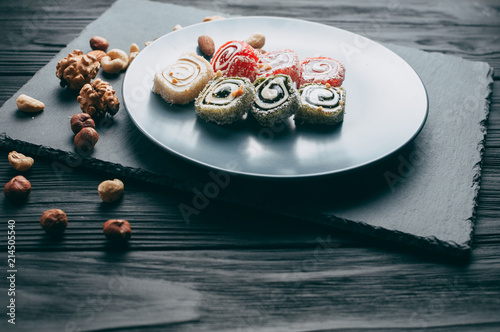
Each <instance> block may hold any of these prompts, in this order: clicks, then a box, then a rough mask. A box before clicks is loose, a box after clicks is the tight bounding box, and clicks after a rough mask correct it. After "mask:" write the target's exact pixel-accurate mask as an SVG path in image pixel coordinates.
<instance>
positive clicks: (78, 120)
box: [71, 113, 95, 134]
mask: <svg viewBox="0 0 500 332" xmlns="http://www.w3.org/2000/svg"><path fill="white" fill-rule="evenodd" d="M86 127H90V128H95V122H94V120H93V119H92V117H91V116H90V114H87V113H78V114H75V115H73V117H72V118H71V130H72V131H73V132H74V133H75V134H78V132H79V131H80V130H82V129H83V128H86Z"/></svg>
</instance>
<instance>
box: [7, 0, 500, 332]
mask: <svg viewBox="0 0 500 332" xmlns="http://www.w3.org/2000/svg"><path fill="white" fill-rule="evenodd" d="M169 2H170V3H175V4H179V5H184V6H194V7H198V8H202V9H207V10H211V11H216V12H226V13H229V14H232V15H276V16H285V17H294V18H300V19H305V20H311V21H315V22H319V23H324V24H328V25H332V26H336V27H339V28H343V29H346V30H349V31H352V32H355V33H359V34H362V35H364V36H367V37H369V38H371V39H374V40H376V41H379V42H384V43H394V44H398V45H404V46H409V47H414V48H418V49H421V50H426V51H430V52H441V53H445V54H450V55H456V56H459V57H463V58H465V59H469V60H474V61H485V62H488V63H489V64H490V65H491V66H492V67H494V68H495V70H496V72H500V41H499V36H500V13H499V12H500V4H499V3H498V1H483V0H481V1H473V2H470V1H451V0H450V1H440V2H439V3H434V2H421V1H384V2H372V1H355V2H353V1H347V0H346V1H335V2H332V1H326V0H325V1H315V2H314V4H313V2H311V1H273V2H271V3H268V2H266V1H231V2H227V1H191V0H184V1H180V0H179V1H169ZM112 3H113V1H95V0H90V1H85V2H82V1H74V0H70V1H56V0H54V1H22V0H21V1H15V2H10V1H2V2H1V3H0V31H1V34H2V38H1V39H0V45H1V47H0V76H1V79H0V104H3V102H5V100H7V99H8V98H9V97H11V96H12V95H13V94H14V93H15V92H16V91H17V90H18V89H19V88H20V87H21V86H22V85H23V84H24V83H25V82H26V81H28V80H29V79H30V77H31V76H32V75H34V73H35V72H36V71H37V70H38V69H40V68H41V67H42V66H44V65H45V64H46V63H47V62H48V61H49V60H50V59H51V58H52V57H53V56H54V55H55V54H56V53H57V52H58V51H59V50H60V49H61V48H63V47H64V46H65V45H66V44H67V43H68V42H70V41H71V40H72V39H73V38H74V37H75V36H76V35H78V34H79V32H80V31H81V30H82V29H83V28H84V27H85V26H86V25H87V24H88V23H90V22H91V21H92V20H94V19H96V18H97V17H98V16H99V15H100V14H101V13H102V12H103V11H104V10H106V9H107V8H108V7H109V6H110V5H111V4H112ZM175 24H177V22H165V33H167V32H169V31H170V30H171V29H172V28H173V26H174V25H175ZM140 46H141V47H142V45H140ZM498 77H499V76H498V74H495V83H494V85H493V93H492V97H491V113H490V117H489V122H488V126H487V127H488V134H487V138H486V142H485V146H486V148H485V151H484V161H483V172H482V184H481V190H480V193H479V199H478V207H477V221H476V231H475V235H474V243H473V251H472V254H471V257H470V260H469V261H468V262H465V263H460V264H458V263H456V262H451V261H448V260H447V259H443V258H437V257H434V256H433V255H429V254H426V253H418V252H415V251H412V250H409V249H407V248H401V247H399V246H395V245H391V244H386V243H381V242H380V241H375V240H371V239H368V238H364V237H361V236H357V235H355V234H350V233H346V232H340V231H338V230H335V229H332V228H328V227H324V226H319V225H314V224H311V223H306V222H303V221H300V220H294V219H290V218H285V217H280V216H275V215H269V214H267V215H262V213H259V212H258V211H251V210H248V209H242V208H240V207H236V206H229V205H226V204H221V203H217V202H215V201H213V202H211V203H210V205H209V207H208V208H207V209H205V210H203V212H202V213H201V214H200V215H199V216H198V217H196V218H194V219H193V220H192V222H191V223H190V224H186V222H185V221H184V220H183V218H182V216H181V215H180V213H179V209H178V205H179V204H180V203H181V202H183V201H185V200H186V198H189V196H187V194H185V193H181V192H177V191H175V190H171V189H168V188H164V187H152V186H151V185H146V184H142V183H140V182H137V181H132V180H129V179H122V180H124V182H125V187H126V194H125V196H124V198H123V200H122V201H120V202H118V204H114V205H105V204H102V203H101V202H100V200H99V199H98V197H97V191H96V190H97V186H98V184H99V183H100V182H101V181H103V180H105V179H109V178H112V177H113V176H112V175H110V174H103V173H99V174H96V173H95V172H94V171H91V170H87V169H82V168H74V169H72V170H71V171H70V172H63V173H60V172H56V170H54V168H53V164H52V163H51V161H50V160H41V159H36V161H35V166H34V167H33V169H32V170H30V171H29V172H28V173H27V175H26V176H27V177H28V178H29V180H30V181H31V183H32V186H33V193H32V195H31V197H30V199H29V201H28V202H27V203H26V204H23V205H21V206H15V205H12V204H10V203H9V202H8V201H7V200H5V199H3V198H2V199H1V200H0V220H1V225H2V228H4V231H5V233H3V234H6V230H7V221H8V220H9V219H14V220H15V221H16V239H17V245H16V248H17V252H16V258H17V261H16V263H17V265H18V266H19V269H20V272H19V273H18V279H17V283H16V285H17V287H18V289H19V290H20V292H19V294H20V295H19V296H18V297H17V300H18V302H19V303H18V308H17V309H18V311H17V314H18V316H17V319H18V321H19V322H28V321H29V322H34V323H40V324H42V325H40V326H51V325H50V324H53V323H48V322H49V321H50V322H63V324H62V326H66V328H68V325H67V323H68V322H70V323H75V324H76V325H77V326H78V327H80V328H82V329H83V330H86V329H92V330H106V328H109V327H112V326H114V327H116V326H128V327H130V329H129V330H128V331H134V330H136V328H134V327H132V326H134V325H139V326H142V327H147V328H148V330H159V331H160V330H165V329H167V328H168V329H171V330H179V331H192V330H212V331H220V330H223V329H227V330H229V331H235V330H237V329H238V328H239V329H240V330H241V331H256V330H265V329H266V328H267V329H268V330H272V329H273V328H275V330H276V331H282V330H291V329H297V330H321V331H322V330H329V329H334V328H336V330H347V329H350V328H352V329H361V330H371V329H379V330H384V331H386V330H389V329H391V328H392V329H394V330H401V328H402V327H407V328H408V329H409V330H410V329H411V330H420V329H428V330H431V331H448V330H449V331H471V330H473V331H496V330H499V329H500V319H499V317H500V315H499V312H500V254H499V253H500V230H499V222H500V209H499V201H500V195H499V191H498V187H499V185H500V168H499V163H500V115H499V111H500V89H499V85H498ZM464 79H467V78H464ZM8 152H9V151H7V150H0V183H2V184H3V183H6V182H7V181H8V180H9V179H10V178H11V177H13V176H15V175H17V172H16V171H15V170H13V169H12V168H11V167H10V165H9V163H8V161H7V154H8ZM53 205H57V207H59V208H61V209H63V210H64V211H66V213H67V214H68V218H69V219H70V222H71V232H67V234H66V235H65V237H64V239H63V240H62V241H53V240H50V239H49V238H47V237H46V236H45V235H44V234H43V231H42V230H41V228H40V226H39V224H38V221H39V218H40V215H41V213H42V212H43V211H44V210H46V209H47V207H48V206H50V207H52V206H53ZM117 216H120V217H121V218H125V219H128V220H129V221H130V222H131V223H132V228H133V231H134V234H133V236H132V239H133V240H132V242H131V250H125V251H122V250H115V248H114V247H113V246H110V245H109V244H108V243H107V242H106V240H105V238H104V236H103V235H102V223H103V222H104V221H105V220H107V219H110V218H116V217H117ZM2 238H4V235H2ZM2 243H5V242H3V241H2ZM5 251H6V250H5V249H2V252H3V255H4V254H5ZM2 257H4V256H2ZM2 261H3V260H2ZM0 266H4V267H5V268H6V266H7V264H6V263H4V264H0ZM4 267H2V268H1V270H2V271H4V270H5V269H4ZM21 269H22V270H21ZM1 275H2V276H4V272H2V274H1ZM123 275H126V278H127V279H126V280H127V283H126V284H127V286H126V287H125V289H124V290H121V291H120V292H118V291H117V292H114V291H111V290H110V288H109V287H108V286H106V285H108V284H107V282H108V281H109V280H113V279H117V278H119V277H120V276H123ZM0 285H1V286H2V287H1V289H0V292H1V294H2V299H3V298H4V296H5V293H6V288H7V287H6V286H7V284H6V282H5V278H4V277H2V283H0ZM106 291H109V292H111V293H109V294H108V293H106ZM103 294H104V295H103ZM110 294H111V295H110ZM108 295H109V296H108ZM183 299H184V300H186V299H187V300H188V301H187V302H183V301H181V300H183ZM4 303H6V302H4V300H2V303H1V304H2V305H4ZM159 303H160V304H161V305H159ZM47 308H50V309H47ZM132 308H133V310H132ZM85 310H86V311H85ZM127 310H129V311H127ZM126 312H129V314H125V313H126ZM92 313H93V314H94V320H93V324H96V325H95V326H97V327H95V326H93V325H92V324H90V325H87V323H88V322H90V320H91V319H90V318H91V317H92ZM0 317H1V316H0ZM95 317H101V318H95ZM102 317H104V318H102ZM126 317H128V319H127V318H126ZM158 317H163V320H161V319H159V318H158ZM0 319H1V320H2V321H1V323H0V326H6V325H5V320H6V318H5V317H4V318H0ZM175 320H181V321H183V322H182V323H173V322H174V321H175ZM96 322H97V323H96ZM99 324H100V325H99ZM34 326H36V325H34ZM54 326H60V325H54ZM7 327H8V328H11V329H12V326H7ZM137 329H138V328H137ZM12 330H13V331H14V330H15V329H12ZM48 330H50V329H48ZM52 330H53V331H56V330H58V329H57V328H53V329H52Z"/></svg>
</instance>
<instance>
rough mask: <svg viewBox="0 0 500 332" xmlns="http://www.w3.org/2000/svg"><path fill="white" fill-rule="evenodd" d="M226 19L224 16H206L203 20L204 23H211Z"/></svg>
mask: <svg viewBox="0 0 500 332" xmlns="http://www.w3.org/2000/svg"><path fill="white" fill-rule="evenodd" d="M221 19H224V17H222V16H218V15H214V16H206V17H205V18H204V19H203V22H210V21H215V20H221Z"/></svg>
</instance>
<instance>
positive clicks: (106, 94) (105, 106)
mask: <svg viewBox="0 0 500 332" xmlns="http://www.w3.org/2000/svg"><path fill="white" fill-rule="evenodd" d="M77 100H78V102H79V103H80V107H81V109H82V111H83V112H85V113H87V114H90V116H91V117H92V118H93V119H100V118H102V117H104V116H105V115H106V113H109V114H110V115H115V114H116V112H118V109H119V108H120V102H119V101H118V98H117V97H116V96H115V90H113V87H112V86H111V85H109V83H108V82H105V81H103V80H101V79H100V78H97V79H95V80H93V81H92V83H87V84H85V85H84V86H83V88H82V89H81V90H80V95H79V96H78V98H77Z"/></svg>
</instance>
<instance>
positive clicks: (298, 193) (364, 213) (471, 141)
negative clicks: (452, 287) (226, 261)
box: [0, 0, 492, 257]
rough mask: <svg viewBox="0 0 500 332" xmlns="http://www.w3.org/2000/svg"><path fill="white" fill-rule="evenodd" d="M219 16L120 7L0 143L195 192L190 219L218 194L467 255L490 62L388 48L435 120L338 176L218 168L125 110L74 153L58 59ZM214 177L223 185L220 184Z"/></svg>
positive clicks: (7, 126)
mask: <svg viewBox="0 0 500 332" xmlns="http://www.w3.org/2000/svg"><path fill="white" fill-rule="evenodd" d="M213 14H214V13H212V12H207V11H201V10H197V9H193V8H185V7H179V6H173V5H168V4H159V3H154V2H148V1H138V0H120V1H118V2H117V3H115V5H113V6H112V7H111V8H110V9H109V10H108V11H107V12H105V13H104V14H103V15H102V16H101V17H100V18H99V19H98V20H96V21H94V22H93V23H91V24H90V25H89V26H88V27H87V28H86V29H84V31H83V32H82V33H81V35H80V36H79V37H78V38H76V39H75V40H74V41H72V42H71V43H70V44H69V45H68V46H67V47H66V48H65V49H63V50H62V51H61V52H60V53H59V54H58V55H57V56H56V57H55V58H54V59H53V60H52V61H51V62H49V63H48V64H47V66H45V67H44V68H42V69H41V70H40V71H39V72H38V73H37V74H36V75H35V76H34V77H33V78H32V79H31V80H30V81H29V82H28V83H27V84H26V85H25V86H24V87H23V88H21V89H20V91H19V92H18V93H16V94H15V95H14V96H13V98H11V99H10V100H8V101H7V102H6V103H5V104H4V105H3V107H2V108H1V110H0V145H2V146H4V147H6V148H9V149H16V150H18V151H22V152H25V153H29V154H32V155H39V156H46V157H49V158H52V159H54V163H53V167H54V171H55V172H56V174H59V173H60V172H67V171H71V170H72V169H73V168H74V167H76V166H87V167H91V168H95V169H98V170H103V171H108V172H112V173H115V174H117V175H123V176H130V177H133V178H137V179H141V180H145V181H148V182H151V183H156V184H162V185H169V186H172V187H175V188H178V189H181V190H186V191H191V192H192V193H193V199H192V200H190V201H186V202H184V203H182V204H181V205H180V206H179V208H180V209H182V210H183V211H186V222H189V216H188V214H189V213H191V212H192V213H197V212H198V211H199V210H201V209H203V208H204V207H205V206H206V205H208V204H210V201H211V200H212V199H221V200H226V201H231V202H235V203H238V204H242V205H245V206H254V207H257V208H260V209H263V211H266V210H269V211H274V212H278V213H282V214H287V215H291V216H295V217H299V218H303V219H306V220H311V221H314V222H320V223H326V224H331V225H334V226H336V227H339V228H344V229H350V230H355V231H360V232H363V233H367V234H371V235H374V236H377V237H381V238H384V239H388V240H392V241H398V242H402V243H405V244H410V245H415V246H419V247H423V248H427V249H431V250H437V251H440V252H443V253H446V254H451V255H457V256H461V257H465V256H467V254H468V252H469V251H470V243H471V235H472V231H473V220H474V207H475V199H476V196H477V191H478V188H479V176H480V161H481V151H482V148H483V145H482V142H483V139H484V135H485V127H484V121H485V120H486V118H487V115H488V101H487V98H488V96H489V93H490V89H489V85H490V84H491V82H492V79H491V74H492V73H491V69H490V67H489V65H487V64H485V63H477V62H475V63H474V62H469V61H465V60H462V59H460V58H455V57H450V56H446V55H442V54H431V53H425V52H421V51H418V50H414V49H409V48H404V47H399V46H394V45H386V46H388V47H389V48H390V49H392V50H393V51H394V52H396V53H397V54H399V55H400V56H401V57H402V58H403V59H405V60H406V61H407V62H408V63H409V64H410V65H411V66H412V67H413V68H414V69H415V70H416V72H417V73H418V74H419V75H420V77H421V78H422V80H423V82H424V84H425V86H426V89H427V91H428V95H429V102H430V106H429V118H428V121H427V123H426V125H425V127H424V129H423V130H422V132H421V134H420V135H419V136H418V137H417V138H416V139H415V141H414V142H413V143H411V144H409V145H408V146H407V147H405V148H404V149H402V150H401V151H399V152H398V153H396V154H395V155H393V156H391V157H389V158H387V159H385V160H383V161H382V162H379V163H377V164H375V165H372V166H370V167H366V168H364V169H361V170H359V171H356V172H351V173H349V174H344V175H342V176H329V177H321V178H315V179H309V180H293V181H290V180H287V181H283V180H270V179H265V180H257V179H250V178H246V177H239V176H227V175H226V174H220V173H214V172H211V170H209V169H206V168H202V167H200V166H197V165H194V164H191V163H188V162H186V161H184V160H180V159H179V158H177V157H175V156H172V155H170V154H169V153H167V152H165V151H163V150H161V149H160V148H158V147H157V146H156V145H154V144H153V143H151V142H150V141H149V140H147V139H146V138H145V137H144V136H143V135H142V134H141V133H140V132H139V131H138V130H137V129H136V128H135V126H134V125H133V124H132V122H131V120H130V119H129V118H128V116H127V114H126V112H125V111H124V110H121V111H120V112H119V113H118V115H117V116H115V118H114V119H113V120H112V121H104V122H103V123H100V125H99V128H98V131H99V135H100V141H99V143H98V145H97V146H96V149H95V150H94V151H93V153H92V154H91V155H89V156H81V155H79V154H77V153H76V152H75V150H74V148H73V145H72V139H73V133H72V132H71V130H70V128H69V119H70V118H71V116H72V115H73V114H75V113H78V112H80V110H79V104H78V103H77V102H76V93H74V92H72V91H69V90H67V89H61V88H60V87H59V81H58V79H57V78H56V76H55V67H56V63H57V61H58V60H60V59H61V58H62V57H64V56H66V55H67V54H68V53H69V52H70V51H72V50H73V49H75V48H78V49H82V50H83V51H88V50H89V47H88V40H89V39H90V37H92V36H94V35H103V36H106V37H107V38H108V40H109V41H110V44H111V48H121V49H124V50H128V48H129V46H130V44H131V43H133V42H136V43H138V44H139V45H141V46H142V45H143V43H144V42H145V41H147V40H153V39H154V38H155V37H158V36H160V35H163V34H165V33H168V32H170V30H171V28H172V27H173V26H174V25H175V24H181V25H183V26H187V25H190V24H194V23H199V22H201V20H202V19H203V17H205V16H208V15H213ZM131 27H133V28H131ZM123 31H126V33H123ZM141 48H142V47H141ZM99 76H100V77H103V78H104V79H105V80H106V81H108V82H110V83H111V84H112V85H113V86H114V87H115V89H116V90H117V96H118V97H119V99H120V100H122V98H121V82H122V79H123V74H120V75H118V76H109V75H102V74H99ZM464 77H466V78H467V79H465V80H464V79H463V78H464ZM20 93H26V94H28V95H30V96H32V97H34V98H37V99H40V100H42V101H44V102H45V104H46V110H45V111H44V112H42V113H40V114H36V115H25V114H23V113H21V112H19V111H17V110H16V106H15V98H17V96H18V95H19V94H20ZM214 174H218V175H219V176H220V178H219V180H221V179H223V180H224V181H222V182H224V183H222V182H219V185H217V183H218V181H217V179H214ZM214 183H215V184H216V185H217V188H218V189H217V190H216V191H215V192H209V191H207V195H205V196H210V197H209V198H208V199H204V197H202V195H201V194H197V193H199V192H201V193H203V192H204V190H205V189H209V187H211V188H214ZM263 213H265V212H263ZM263 231H265V230H263Z"/></svg>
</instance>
